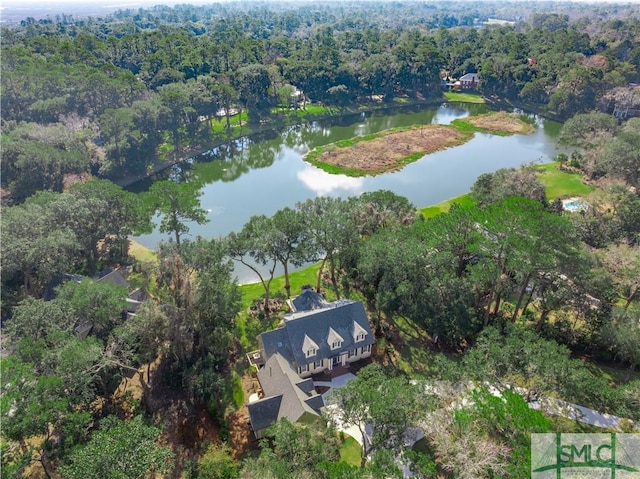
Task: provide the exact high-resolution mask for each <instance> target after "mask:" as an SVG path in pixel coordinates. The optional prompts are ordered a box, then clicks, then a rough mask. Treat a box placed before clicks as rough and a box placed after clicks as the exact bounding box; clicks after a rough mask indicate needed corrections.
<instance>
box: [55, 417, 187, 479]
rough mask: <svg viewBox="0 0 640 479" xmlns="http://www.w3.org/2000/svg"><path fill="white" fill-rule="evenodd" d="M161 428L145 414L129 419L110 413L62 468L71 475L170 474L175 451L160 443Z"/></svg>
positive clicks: (137, 478) (131, 477)
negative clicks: (147, 419)
mask: <svg viewBox="0 0 640 479" xmlns="http://www.w3.org/2000/svg"><path fill="white" fill-rule="evenodd" d="M160 432H161V431H160V430H159V429H158V428H156V427H153V426H149V425H147V424H146V423H145V421H144V419H143V418H142V416H137V417H136V418H134V419H130V420H128V421H122V420H120V419H118V418H116V417H114V416H109V417H107V418H105V419H103V420H102V421H100V425H99V427H98V429H97V430H95V431H93V432H92V433H91V436H90V439H89V441H88V442H87V444H86V445H84V446H78V447H77V448H76V449H75V450H74V451H73V453H72V454H71V455H70V457H69V461H68V463H67V464H65V465H63V466H61V467H60V470H61V471H62V473H63V474H64V477H68V478H70V479H80V478H82V479H93V478H95V479H104V478H112V479H116V478H121V479H142V478H144V477H146V476H147V474H149V473H160V474H168V473H170V472H171V471H172V470H173V467H174V465H173V459H174V454H173V453H172V452H171V451H170V450H169V448H167V447H162V446H158V445H157V444H156V442H157V440H158V437H159V436H160Z"/></svg>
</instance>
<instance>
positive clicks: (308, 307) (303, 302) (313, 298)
mask: <svg viewBox="0 0 640 479" xmlns="http://www.w3.org/2000/svg"><path fill="white" fill-rule="evenodd" d="M287 304H288V305H289V308H290V309H291V312H292V313H295V312H297V311H312V310H316V309H323V308H326V307H327V305H328V303H327V301H326V300H325V299H324V296H322V295H321V294H320V293H316V292H315V291H314V290H313V288H312V287H311V286H306V287H305V286H303V287H302V292H301V293H300V294H299V295H298V296H296V297H295V298H293V299H290V300H288V301H287Z"/></svg>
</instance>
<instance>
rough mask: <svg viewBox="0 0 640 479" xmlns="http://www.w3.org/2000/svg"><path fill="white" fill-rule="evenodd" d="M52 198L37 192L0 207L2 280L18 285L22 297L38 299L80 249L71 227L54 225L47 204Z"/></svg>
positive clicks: (52, 196) (54, 222)
mask: <svg viewBox="0 0 640 479" xmlns="http://www.w3.org/2000/svg"><path fill="white" fill-rule="evenodd" d="M55 198H56V195H54V194H49V193H41V194H39V195H36V196H35V197H32V198H31V199H30V200H29V201H27V202H25V203H24V204H22V205H18V206H13V207H8V208H2V250H3V251H2V258H1V264H2V273H3V274H2V277H3V278H2V279H3V281H4V282H8V281H9V280H10V279H14V280H17V282H21V283H22V287H23V293H24V294H26V295H35V296H39V295H40V294H41V293H42V292H43V291H44V289H45V287H46V285H47V284H48V283H49V282H50V281H51V280H52V279H53V278H54V277H55V276H56V275H57V274H58V273H60V268H61V267H63V268H64V267H66V266H67V265H70V264H72V263H73V261H74V259H75V258H76V255H77V253H78V251H79V250H80V244H79V239H78V237H77V236H76V234H75V232H74V231H73V229H72V226H71V225H67V224H64V223H60V222H56V221H55V218H54V215H52V213H51V208H50V205H49V202H50V201H51V200H54V199H55Z"/></svg>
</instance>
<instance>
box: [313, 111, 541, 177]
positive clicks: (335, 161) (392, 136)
mask: <svg viewBox="0 0 640 479" xmlns="http://www.w3.org/2000/svg"><path fill="white" fill-rule="evenodd" d="M475 131H483V132H489V133H497V134H502V135H504V134H513V133H531V132H533V131H534V128H533V127H532V126H531V125H528V124H527V123H525V122H524V121H522V120H521V119H520V118H518V115H514V114H510V113H505V112H498V113H489V114H487V115H478V116H474V117H469V118H463V119H460V120H456V121H455V122H454V124H453V125H450V126H445V125H422V126H416V127H413V128H410V129H401V130H388V131H383V132H380V133H377V134H374V135H369V136H366V137H356V138H352V139H351V140H347V141H343V142H338V143H333V144H330V145H326V146H324V147H319V148H316V149H314V150H312V151H311V152H309V153H308V154H307V157H306V158H305V159H306V161H308V162H309V163H311V164H314V165H316V166H318V167H319V168H322V169H323V170H325V171H328V172H329V173H342V174H347V175H350V176H362V175H376V174H380V173H386V172H389V171H394V170H399V169H400V168H402V167H403V166H405V165H406V164H408V163H411V162H413V161H416V160H418V159H420V158H422V157H423V156H424V155H427V154H429V153H433V152H435V151H439V150H443V149H445V148H450V147H452V146H457V145H460V144H462V143H465V142H466V141H468V140H470V139H471V138H472V137H473V133H474V132H475Z"/></svg>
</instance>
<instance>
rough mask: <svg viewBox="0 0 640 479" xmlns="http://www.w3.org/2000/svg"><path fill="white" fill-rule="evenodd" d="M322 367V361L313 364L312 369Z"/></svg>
mask: <svg viewBox="0 0 640 479" xmlns="http://www.w3.org/2000/svg"><path fill="white" fill-rule="evenodd" d="M321 367H322V360H320V361H314V362H313V369H318V368H321Z"/></svg>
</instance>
